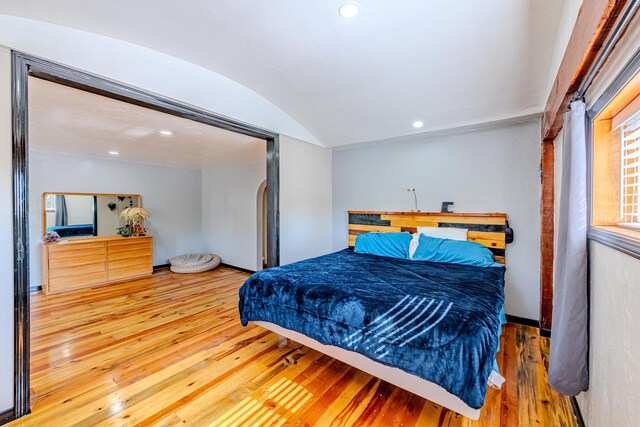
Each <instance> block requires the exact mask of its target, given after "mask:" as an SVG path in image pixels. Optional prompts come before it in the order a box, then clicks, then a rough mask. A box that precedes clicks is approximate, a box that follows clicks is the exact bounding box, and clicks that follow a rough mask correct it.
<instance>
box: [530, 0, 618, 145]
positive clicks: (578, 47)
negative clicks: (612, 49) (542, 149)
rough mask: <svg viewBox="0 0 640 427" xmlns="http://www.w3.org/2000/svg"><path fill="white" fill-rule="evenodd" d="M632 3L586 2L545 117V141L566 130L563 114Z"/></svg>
mask: <svg viewBox="0 0 640 427" xmlns="http://www.w3.org/2000/svg"><path fill="white" fill-rule="evenodd" d="M628 2H629V0H584V2H583V3H582V6H581V7H580V12H579V13H578V18H577V19H576V24H575V26H574V28H573V31H572V33H571V37H570V38H569V43H568V45H567V50H566V51H565V54H564V57H563V58H562V62H561V63H560V69H559V70H558V74H557V75H556V79H555V81H554V84H553V88H552V90H551V94H550V95H549V99H548V100H547V104H546V106H545V109H544V114H543V116H542V137H543V138H542V139H543V140H545V141H549V140H553V139H555V137H556V136H558V133H559V132H560V130H561V129H562V114H563V113H564V112H565V111H566V110H567V106H568V105H569V102H570V101H571V97H572V96H573V94H574V93H575V92H576V90H577V89H578V87H579V86H580V84H581V83H582V80H583V79H584V77H585V76H586V75H587V73H588V72H589V69H590V68H591V66H592V65H593V62H594V61H595V59H596V57H597V55H598V52H600V49H601V48H602V45H603V44H604V42H605V41H606V40H607V37H608V36H609V33H610V32H611V28H612V27H613V25H614V24H615V22H616V21H617V19H618V17H619V16H620V13H621V12H622V11H623V10H624V8H625V6H626V5H627V3H628Z"/></svg>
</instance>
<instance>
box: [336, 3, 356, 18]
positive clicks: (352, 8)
mask: <svg viewBox="0 0 640 427" xmlns="http://www.w3.org/2000/svg"><path fill="white" fill-rule="evenodd" d="M358 12H360V6H359V5H358V3H353V2H349V3H345V4H343V5H342V6H340V8H339V9H338V14H340V16H342V17H343V18H353V17H354V16H356V15H357V14H358Z"/></svg>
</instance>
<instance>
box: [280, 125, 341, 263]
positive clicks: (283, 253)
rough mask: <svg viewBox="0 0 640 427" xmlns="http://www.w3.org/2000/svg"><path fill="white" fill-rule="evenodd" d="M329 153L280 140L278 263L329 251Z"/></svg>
mask: <svg viewBox="0 0 640 427" xmlns="http://www.w3.org/2000/svg"><path fill="white" fill-rule="evenodd" d="M331 165H332V158H331V151H329V150H327V149H324V148H321V147H317V146H314V145H311V144H308V143H306V142H303V141H300V140H298V139H295V138H291V137H288V136H285V135H281V137H280V264H281V265H284V264H289V263H292V262H295V261H300V260H303V259H307V258H312V257H316V256H319V255H324V254H327V253H329V252H331V250H332V244H331V225H332V210H331V205H332V198H331V191H332V190H331V180H332V176H331Z"/></svg>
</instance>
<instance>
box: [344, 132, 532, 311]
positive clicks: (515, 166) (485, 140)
mask: <svg viewBox="0 0 640 427" xmlns="http://www.w3.org/2000/svg"><path fill="white" fill-rule="evenodd" d="M407 188H415V189H416V192H417V195H418V201H419V206H418V208H419V209H420V210H422V211H432V212H433V211H435V212H439V211H440V206H441V203H442V202H443V201H453V202H455V205H454V206H453V210H454V211H457V212H505V213H507V216H508V220H509V223H510V225H511V227H512V228H513V229H514V233H515V240H514V242H513V243H512V244H510V245H507V250H506V260H507V273H506V289H505V293H506V307H505V311H506V312H507V313H508V314H512V315H516V316H522V317H527V318H530V319H538V318H539V312H540V310H539V304H540V296H539V295H540V191H541V186H540V123H539V121H533V122H528V123H521V124H513V125H506V126H500V127H494V128H487V129H480V130H476V131H469V132H464V133H458V134H449V135H443V136H435V137H427V138H426V139H423V140H418V141H413V142H399V143H391V144H384V145H379V146H372V147H366V146H364V147H357V148H353V149H346V150H334V154H333V216H334V226H333V243H334V244H333V246H334V249H340V248H344V247H346V246H347V237H348V236H347V225H348V216H347V211H348V210H386V211H409V210H411V209H413V206H414V202H413V196H412V195H411V193H409V192H407V191H406V189H407Z"/></svg>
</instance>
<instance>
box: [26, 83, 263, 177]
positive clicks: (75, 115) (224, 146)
mask: <svg viewBox="0 0 640 427" xmlns="http://www.w3.org/2000/svg"><path fill="white" fill-rule="evenodd" d="M160 131H169V132H171V135H163V134H161V133H160ZM29 148H30V149H33V150H40V151H54V152H62V153H73V154H80V155H84V156H92V157H103V158H110V159H118V160H127V161H134V162H142V163H153V164H160V165H169V166H178V167H187V168H192V169H205V168H210V167H215V166H220V165H235V164H241V163H253V162H258V161H265V156H266V142H265V140H262V139H258V138H254V137H251V136H246V135H242V134H239V133H235V132H231V131H227V130H224V129H220V128H216V127H213V126H209V125H205V124H202V123H199V122H194V121H191V120H186V119H182V118H180V117H176V116H172V115H170V114H165V113H161V112H158V111H155V110H150V109H148V108H144V107H139V106H137V105H133V104H128V103H126V102H122V101H118V100H115V99H111V98H106V97H104V96H100V95H95V94H92V93H89V92H84V91H81V90H78V89H73V88H70V87H67V86H62V85H59V84H56V83H51V82H48V81H45V80H41V79H38V78H33V77H29ZM110 151H113V152H117V153H118V154H117V155H114V154H110V153H109V152H110Z"/></svg>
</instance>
